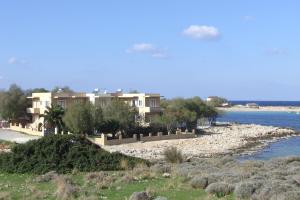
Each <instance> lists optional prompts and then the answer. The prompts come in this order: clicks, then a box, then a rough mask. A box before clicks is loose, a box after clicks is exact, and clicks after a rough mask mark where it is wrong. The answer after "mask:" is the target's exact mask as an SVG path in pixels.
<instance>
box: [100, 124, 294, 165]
mask: <svg viewBox="0 0 300 200" xmlns="http://www.w3.org/2000/svg"><path fill="white" fill-rule="evenodd" d="M293 135H297V132H296V131H295V130H293V129H289V128H280V127H274V126H262V125H255V124H230V125H227V126H215V127H210V128H208V129H205V131H204V133H203V134H200V135H199V136H198V137H197V138H192V139H178V140H162V141H152V142H143V143H142V142H137V143H130V144H122V145H115V146H104V147H103V148H104V149H106V150H107V151H110V152H121V153H124V154H126V155H130V156H135V157H140V158H144V159H148V160H157V159H162V158H163V151H164V150H165V149H166V148H168V147H171V146H175V147H177V148H178V149H180V150H181V151H182V153H183V154H184V155H185V156H186V157H213V156H218V155H225V154H234V153H242V152H244V151H246V150H247V149H249V148H250V147H253V146H256V145H260V146H262V145H266V144H267V143H268V141H274V140H276V139H279V138H283V137H290V136H293Z"/></svg>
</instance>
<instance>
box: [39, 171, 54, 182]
mask: <svg viewBox="0 0 300 200" xmlns="http://www.w3.org/2000/svg"><path fill="white" fill-rule="evenodd" d="M58 176H59V175H58V174H57V173H56V172H55V171H50V172H47V173H46V174H43V175H40V176H38V177H36V178H35V181H36V182H38V183H45V182H50V181H53V180H55V179H56V178H57V177H58Z"/></svg>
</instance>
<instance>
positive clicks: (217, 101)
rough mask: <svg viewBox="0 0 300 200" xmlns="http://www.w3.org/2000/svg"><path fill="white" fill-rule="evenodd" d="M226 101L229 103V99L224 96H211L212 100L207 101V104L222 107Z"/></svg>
mask: <svg viewBox="0 0 300 200" xmlns="http://www.w3.org/2000/svg"><path fill="white" fill-rule="evenodd" d="M224 103H228V100H227V99H225V98H223V97H211V100H210V101H207V104H208V105H210V106H213V107H220V106H222V105H223V104H224Z"/></svg>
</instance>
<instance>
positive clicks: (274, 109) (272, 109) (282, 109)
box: [218, 106, 300, 113]
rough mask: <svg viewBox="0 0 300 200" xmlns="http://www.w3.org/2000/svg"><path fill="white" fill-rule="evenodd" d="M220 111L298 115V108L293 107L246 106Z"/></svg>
mask: <svg viewBox="0 0 300 200" xmlns="http://www.w3.org/2000/svg"><path fill="white" fill-rule="evenodd" d="M218 109H219V110H221V111H231V112H246V111H252V112H258V111H269V112H295V113H300V107H294V106H290V107H289V106H260V107H259V108H248V107H246V106H232V107H228V108H218Z"/></svg>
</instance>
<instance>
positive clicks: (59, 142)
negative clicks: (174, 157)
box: [0, 135, 146, 174]
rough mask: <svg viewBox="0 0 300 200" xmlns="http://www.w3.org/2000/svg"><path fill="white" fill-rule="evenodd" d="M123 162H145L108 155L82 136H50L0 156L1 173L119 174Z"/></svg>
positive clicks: (117, 155) (129, 163)
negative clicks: (89, 172)
mask: <svg viewBox="0 0 300 200" xmlns="http://www.w3.org/2000/svg"><path fill="white" fill-rule="evenodd" d="M121 160H128V165H129V166H131V167H133V166H135V164H137V163H140V162H146V161H144V160H142V159H139V158H134V157H130V156H126V155H123V154H121V153H109V152H107V151H105V150H103V149H101V148H100V147H98V146H97V145H95V144H93V143H92V142H90V141H89V140H87V139H86V138H85V137H83V136H76V135H49V136H45V137H43V138H41V139H38V140H32V141H29V142H27V143H26V144H19V145H16V146H15V147H14V148H12V150H11V152H8V153H2V154H0V171H1V172H8V173H36V174H44V173H46V172H49V171H56V172H58V173H71V172H72V170H73V169H77V170H78V171H100V170H120V169H121V167H120V162H121Z"/></svg>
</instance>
